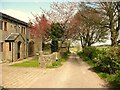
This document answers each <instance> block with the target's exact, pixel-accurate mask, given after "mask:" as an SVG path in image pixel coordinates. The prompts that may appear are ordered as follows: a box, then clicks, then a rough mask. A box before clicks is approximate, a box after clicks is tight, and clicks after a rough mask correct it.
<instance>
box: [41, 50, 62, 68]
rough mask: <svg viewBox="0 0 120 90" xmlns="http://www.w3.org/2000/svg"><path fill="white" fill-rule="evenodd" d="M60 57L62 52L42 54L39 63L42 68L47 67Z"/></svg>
mask: <svg viewBox="0 0 120 90" xmlns="http://www.w3.org/2000/svg"><path fill="white" fill-rule="evenodd" d="M59 58H60V54H59V53H57V52H54V53H52V54H49V55H40V56H39V63H40V66H41V67H42V68H44V67H47V66H48V65H50V64H52V63H53V62H54V61H56V60H57V59H59Z"/></svg>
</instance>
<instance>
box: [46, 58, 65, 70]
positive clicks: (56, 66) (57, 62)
mask: <svg viewBox="0 0 120 90" xmlns="http://www.w3.org/2000/svg"><path fill="white" fill-rule="evenodd" d="M66 61H67V59H65V58H61V59H58V60H57V61H55V62H53V63H52V64H51V65H48V66H47V68H58V67H60V66H62V63H63V62H66Z"/></svg>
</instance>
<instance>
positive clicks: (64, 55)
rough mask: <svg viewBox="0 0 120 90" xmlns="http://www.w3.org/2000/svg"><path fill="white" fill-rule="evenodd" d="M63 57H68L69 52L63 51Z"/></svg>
mask: <svg viewBox="0 0 120 90" xmlns="http://www.w3.org/2000/svg"><path fill="white" fill-rule="evenodd" d="M61 57H62V58H65V59H67V58H68V57H69V53H68V52H63V53H61Z"/></svg>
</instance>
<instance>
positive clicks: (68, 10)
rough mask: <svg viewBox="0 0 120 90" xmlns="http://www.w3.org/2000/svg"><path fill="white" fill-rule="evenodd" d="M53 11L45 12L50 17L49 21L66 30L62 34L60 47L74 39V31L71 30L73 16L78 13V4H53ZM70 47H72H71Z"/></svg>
mask: <svg viewBox="0 0 120 90" xmlns="http://www.w3.org/2000/svg"><path fill="white" fill-rule="evenodd" d="M50 7H51V10H49V11H48V12H46V11H44V10H43V11H44V13H45V14H46V15H47V16H48V18H49V20H50V21H51V22H54V23H57V22H58V23H60V24H61V25H62V28H63V30H64V33H63V34H62V38H61V39H60V41H61V43H60V47H61V46H62V44H63V43H64V42H65V41H66V40H68V39H71V38H73V34H74V33H73V30H72V29H71V23H70V21H71V20H72V18H73V16H74V15H75V13H76V12H77V3H76V2H61V3H58V2H53V3H51V5H50ZM69 46H70V45H69Z"/></svg>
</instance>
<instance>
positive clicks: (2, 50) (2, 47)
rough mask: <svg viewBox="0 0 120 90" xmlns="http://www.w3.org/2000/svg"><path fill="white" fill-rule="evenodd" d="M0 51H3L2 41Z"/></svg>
mask: <svg viewBox="0 0 120 90" xmlns="http://www.w3.org/2000/svg"><path fill="white" fill-rule="evenodd" d="M1 52H3V42H1Z"/></svg>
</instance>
